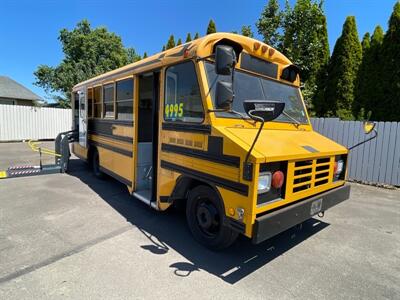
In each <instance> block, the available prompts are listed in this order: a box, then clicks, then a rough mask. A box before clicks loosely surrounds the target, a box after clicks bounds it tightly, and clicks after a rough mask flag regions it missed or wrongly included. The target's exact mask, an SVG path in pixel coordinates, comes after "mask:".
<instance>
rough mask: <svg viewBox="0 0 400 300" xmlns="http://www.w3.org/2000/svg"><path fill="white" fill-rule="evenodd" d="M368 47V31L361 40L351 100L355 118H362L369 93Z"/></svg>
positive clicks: (369, 42) (369, 44)
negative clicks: (360, 57) (360, 58)
mask: <svg viewBox="0 0 400 300" xmlns="http://www.w3.org/2000/svg"><path fill="white" fill-rule="evenodd" d="M370 48H371V36H370V34H369V32H367V33H365V34H364V37H363V39H362V41H361V49H362V60H361V64H360V67H359V68H358V72H357V77H356V82H355V90H354V101H353V107H352V110H353V116H354V117H355V119H356V120H358V119H362V118H363V116H364V114H365V111H364V109H363V108H364V106H365V103H366V102H367V99H368V98H369V95H368V94H366V91H367V89H368V87H367V85H368V84H369V83H370V76H371V75H372V74H369V73H367V71H368V69H369V68H370V67H371V64H370V63H371V61H370Z"/></svg>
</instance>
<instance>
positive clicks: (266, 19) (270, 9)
mask: <svg viewBox="0 0 400 300" xmlns="http://www.w3.org/2000/svg"><path fill="white" fill-rule="evenodd" d="M282 17H283V14H282V12H281V11H280V9H279V3H278V0H269V1H268V3H267V5H265V7H264V9H263V11H262V13H261V16H260V18H259V19H258V21H257V23H256V27H257V29H258V33H259V34H260V35H262V36H263V41H264V43H266V44H268V45H270V46H272V47H275V48H278V47H279V45H280V43H281V40H282V33H281V30H280V29H281V25H282Z"/></svg>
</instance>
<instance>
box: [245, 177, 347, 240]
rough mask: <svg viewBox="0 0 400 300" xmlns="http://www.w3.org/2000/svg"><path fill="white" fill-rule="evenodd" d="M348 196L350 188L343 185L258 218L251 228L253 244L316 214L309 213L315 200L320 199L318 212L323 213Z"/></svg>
mask: <svg viewBox="0 0 400 300" xmlns="http://www.w3.org/2000/svg"><path fill="white" fill-rule="evenodd" d="M349 196H350V186H349V185H344V186H341V187H338V188H335V189H333V190H330V191H327V192H324V193H321V194H318V195H316V196H313V197H311V198H308V199H306V200H302V201H299V202H297V203H295V204H293V205H290V206H287V207H284V208H282V209H278V210H276V211H273V212H272V213H269V214H266V215H264V216H261V217H258V218H256V220H255V223H254V226H253V243H255V244H258V243H261V242H262V241H265V240H266V239H269V238H271V237H273V236H274V235H277V234H278V233H281V232H283V231H285V230H287V229H289V228H291V227H293V226H295V225H297V224H300V223H302V222H304V221H306V220H308V219H310V218H312V217H313V216H314V215H316V214H318V212H314V213H311V204H312V203H313V202H314V201H316V200H319V199H322V207H321V210H320V211H321V212H323V211H326V210H327V209H329V208H331V207H332V206H335V205H336V204H338V203H340V202H343V201H344V200H347V199H348V198H349Z"/></svg>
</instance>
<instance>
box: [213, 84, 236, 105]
mask: <svg viewBox="0 0 400 300" xmlns="http://www.w3.org/2000/svg"><path fill="white" fill-rule="evenodd" d="M233 97H234V94H233V88H232V83H230V82H225V81H218V82H217V87H216V91H215V99H216V105H217V108H224V109H226V108H230V107H231V105H232V102H233Z"/></svg>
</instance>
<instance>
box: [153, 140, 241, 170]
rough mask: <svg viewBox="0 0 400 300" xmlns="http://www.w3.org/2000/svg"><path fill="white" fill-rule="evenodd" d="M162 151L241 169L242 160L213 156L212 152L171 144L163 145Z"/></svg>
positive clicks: (220, 155) (218, 155) (235, 157)
mask: <svg viewBox="0 0 400 300" xmlns="http://www.w3.org/2000/svg"><path fill="white" fill-rule="evenodd" d="M161 150H162V151H165V152H172V153H176V154H180V155H186V156H190V157H194V158H199V159H204V160H208V161H212V162H216V163H219V164H223V165H228V166H234V167H237V168H239V167H240V158H239V157H237V156H231V155H223V154H213V153H211V152H210V151H202V150H198V149H191V148H187V147H181V146H176V145H171V144H162V145H161Z"/></svg>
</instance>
